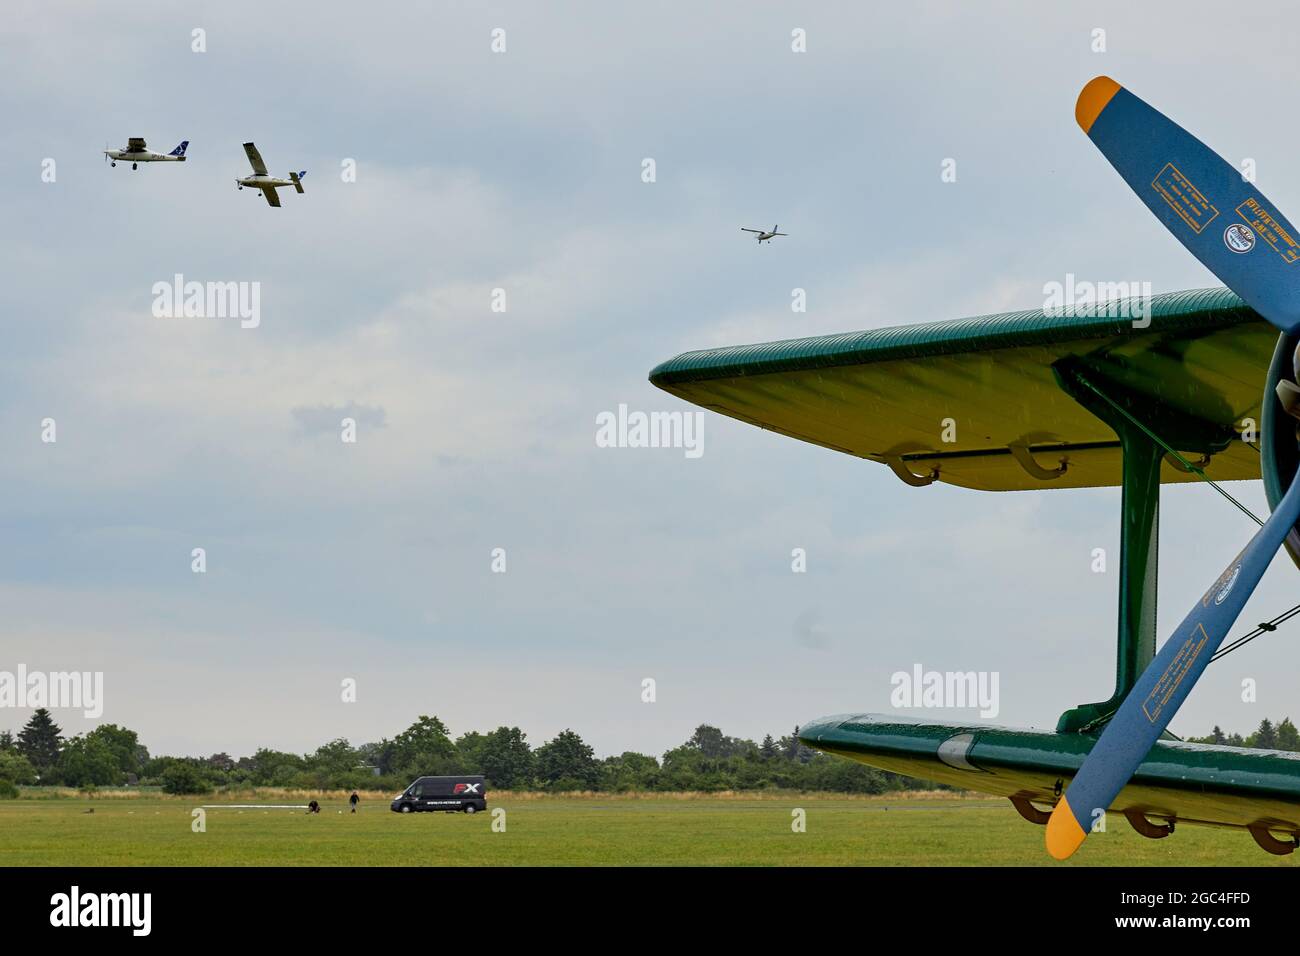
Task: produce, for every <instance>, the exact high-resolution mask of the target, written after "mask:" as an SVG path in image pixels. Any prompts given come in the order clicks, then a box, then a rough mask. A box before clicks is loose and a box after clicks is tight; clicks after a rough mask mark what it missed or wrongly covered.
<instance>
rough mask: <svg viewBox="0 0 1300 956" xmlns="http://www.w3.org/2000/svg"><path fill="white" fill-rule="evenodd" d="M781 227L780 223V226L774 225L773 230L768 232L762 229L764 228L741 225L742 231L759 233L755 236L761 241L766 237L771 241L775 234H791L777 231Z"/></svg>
mask: <svg viewBox="0 0 1300 956" xmlns="http://www.w3.org/2000/svg"><path fill="white" fill-rule="evenodd" d="M780 228H781V227H780V226H779V225H778V226H773V227H772V231H771V232H766V231H764V230H762V229H746V228H745V227H744V226H741V227H740V231H741V232H753V233H757V235H756V236H755V238H757V239H758V241H759V242H762V241H763V240H764V239H766V240H768V241H769V242H770V241H771V240H772V237H773V236H788V235H790V234H789V233H788V232H777V230H778V229H780Z"/></svg>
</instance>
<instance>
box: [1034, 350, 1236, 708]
mask: <svg viewBox="0 0 1300 956" xmlns="http://www.w3.org/2000/svg"><path fill="white" fill-rule="evenodd" d="M1052 372H1053V374H1054V375H1055V376H1056V383H1057V385H1059V386H1060V388H1061V389H1062V390H1063V391H1064V392H1065V393H1066V394H1067V395H1069V396H1070V397H1071V398H1073V399H1074V400H1075V401H1076V402H1078V403H1079V404H1080V405H1082V406H1083V407H1084V408H1086V409H1087V410H1088V411H1090V412H1091V413H1092V414H1093V415H1096V416H1097V417H1098V418H1100V419H1101V420H1102V421H1103V422H1105V423H1106V424H1107V425H1109V426H1110V427H1111V428H1112V429H1114V431H1115V434H1116V435H1117V436H1118V437H1119V441H1120V448H1121V451H1122V456H1123V465H1122V467H1123V476H1122V480H1121V486H1122V488H1123V497H1122V503H1121V505H1120V508H1121V511H1122V514H1121V523H1120V555H1119V623H1118V626H1117V628H1116V650H1115V691H1114V693H1113V694H1112V695H1111V696H1110V699H1108V700H1104V701H1098V702H1096V703H1089V704H1080V705H1079V706H1077V707H1073V708H1071V709H1070V710H1067V711H1066V712H1065V713H1063V714H1062V715H1061V717H1060V720H1058V721H1057V724H1056V730H1057V733H1073V732H1080V731H1085V730H1092V729H1094V728H1095V727H1096V726H1097V725H1099V724H1101V723H1104V722H1105V721H1106V719H1107V718H1108V717H1109V716H1110V715H1112V714H1113V713H1114V712H1115V711H1116V710H1118V709H1119V705H1120V704H1122V703H1123V702H1124V698H1126V697H1127V696H1128V693H1129V691H1130V690H1132V689H1133V685H1134V684H1136V683H1137V680H1138V678H1139V677H1140V676H1141V675H1142V672H1143V671H1145V670H1146V667H1147V665H1148V664H1150V663H1151V660H1152V658H1154V657H1155V653H1156V566H1157V554H1158V547H1157V540H1158V535H1157V529H1158V526H1159V516H1160V465H1161V462H1162V461H1163V459H1164V456H1165V454H1166V452H1167V451H1169V447H1167V445H1166V442H1165V441H1163V440H1161V439H1159V438H1157V431H1158V432H1159V433H1160V434H1161V435H1163V436H1164V437H1165V438H1167V439H1168V441H1169V442H1170V443H1172V445H1175V446H1177V447H1178V448H1181V449H1183V450H1184V451H1190V452H1193V453H1195V454H1198V455H1212V454H1217V453H1218V452H1220V451H1222V450H1223V449H1224V448H1226V447H1228V444H1229V443H1230V442H1231V441H1232V440H1233V439H1234V438H1235V437H1236V436H1235V434H1234V433H1233V432H1232V431H1231V430H1230V429H1229V430H1225V429H1223V428H1220V427H1218V426H1216V425H1213V424H1212V423H1210V422H1206V421H1202V420H1200V419H1196V418H1193V417H1191V416H1189V415H1186V414H1184V413H1181V412H1178V411H1176V410H1174V409H1172V408H1169V407H1168V406H1166V405H1164V404H1163V403H1161V402H1160V401H1159V400H1158V399H1157V398H1156V397H1155V396H1153V395H1148V394H1141V393H1137V392H1132V391H1130V390H1128V389H1126V388H1124V387H1123V386H1120V385H1118V384H1115V383H1113V382H1110V381H1108V380H1107V378H1106V377H1105V375H1104V373H1103V372H1101V371H1100V370H1096V369H1093V368H1092V367H1091V366H1089V365H1088V364H1087V363H1086V362H1085V361H1084V360H1082V359H1080V358H1077V357H1067V358H1064V359H1061V360H1060V361H1058V362H1056V363H1055V364H1054V365H1053V366H1052ZM1133 409H1141V410H1142V412H1143V417H1144V418H1145V419H1146V420H1147V422H1149V423H1150V424H1151V425H1152V426H1154V428H1152V427H1148V425H1146V424H1143V422H1141V421H1139V420H1138V419H1137V418H1136V417H1135V416H1134V415H1133V414H1132V410H1133ZM1180 457H1181V456H1180ZM1184 460H1185V459H1184ZM1188 464H1189V466H1190V467H1192V468H1195V467H1196V466H1195V465H1191V463H1190V462H1188Z"/></svg>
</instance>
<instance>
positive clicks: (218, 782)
mask: <svg viewBox="0 0 1300 956" xmlns="http://www.w3.org/2000/svg"><path fill="white" fill-rule="evenodd" d="M1189 739H1191V740H1192V741H1194V742H1196V743H1215V744H1227V745H1231V746H1238V747H1254V748H1263V749H1269V750H1291V751H1300V732H1298V731H1297V729H1296V726H1295V724H1293V723H1292V722H1291V720H1290V718H1287V719H1284V720H1282V721H1281V722H1280V723H1278V724H1274V723H1273V722H1272V721H1270V720H1268V719H1267V718H1265V719H1264V720H1262V721H1261V722H1260V725H1259V727H1258V729H1256V731H1255V732H1254V733H1252V734H1250V735H1249V736H1247V737H1244V738H1243V737H1242V736H1241V735H1240V734H1233V735H1231V736H1228V735H1225V734H1224V733H1223V731H1222V730H1221V729H1220V728H1219V727H1215V728H1214V730H1213V732H1212V733H1211V734H1210V735H1208V736H1206V737H1201V738H1189ZM462 773H476V774H477V773H481V774H483V775H484V776H486V777H487V779H488V784H489V786H490V787H491V788H492V789H498V790H546V791H553V792H564V791H573V790H594V791H604V792H610V793H626V792H633V791H661V792H673V791H720V790H764V789H789V790H801V791H808V792H819V791H820V792H831V793H884V792H887V791H890V790H910V789H920V788H925V787H930V786H933V784H927V783H924V782H923V781H920V780H916V779H914V778H911V777H905V776H901V775H899V774H894V773H889V772H886V771H883V770H876V769H874V768H872V767H867V766H865V765H863V764H860V763H857V762H855V761H852V760H845V759H842V758H839V757H832V756H829V755H827V754H823V753H820V752H817V751H814V750H810V749H809V748H807V747H805V746H804V745H803V744H801V743H800V742H799V740H798V728H797V727H796V728H795V730H794V732H793V733H791V734H790V735H788V736H783V737H780V738H773V737H772V736H771V735H770V734H769V735H768V736H766V737H764V738H763V740H762V742H761V743H755V742H754V741H752V740H744V739H740V738H736V737H729V736H727V735H725V734H724V733H723V732H722V731H721V730H719V729H718V728H717V727H712V726H710V725H708V724H701V725H700V726H699V727H697V728H696V729H695V732H694V733H693V734H692V735H691V737H690V739H689V740H687V741H685V742H684V743H683V744H681V745H680V746H678V747H674V748H673V749H671V750H669V751H668V752H666V753H665V754H664V755H663V756H662V757H661V758H656V757H653V756H650V755H647V754H640V753H635V752H632V751H628V752H625V753H622V754H620V755H618V756H616V757H605V758H603V759H600V758H597V757H596V755H595V752H594V751H593V750H592V748H591V747H590V746H589V745H588V744H586V743H585V742H584V741H583V739H582V738H581V737H580V736H579V735H578V734H577V733H575V732H574V731H572V730H564V731H561V732H560V733H559V734H556V736H555V737H554V738H553V739H551V740H549V741H547V742H545V743H543V744H540V745H539V746H537V747H533V746H531V745H530V744H529V742H528V740H527V737H526V735H525V734H524V732H523V731H522V730H520V729H519V728H518V727H498V728H497V729H496V730H492V731H488V732H479V731H470V732H468V733H465V734H463V735H461V736H460V737H457V738H456V739H454V740H453V739H452V737H451V734H450V733H449V731H448V730H447V726H446V725H445V724H444V723H443V722H442V721H441V720H439V719H438V718H437V717H425V716H421V717H420V718H419V719H418V720H416V721H415V723H413V724H411V726H409V727H407V728H406V729H405V730H403V731H402V732H401V733H399V734H397V735H396V736H394V737H393V738H391V739H389V738H384V739H383V740H380V741H379V742H377V743H365V744H361V745H359V746H353V745H352V744H351V743H349V742H348V741H347V740H344V739H342V738H339V739H336V740H331V741H329V742H328V743H325V744H322V745H321V746H320V747H317V748H316V750H315V751H313V752H312V753H308V754H297V753H287V752H284V751H279V750H272V749H269V748H261V749H259V750H258V751H257V752H256V753H254V754H253V755H252V756H248V757H240V758H238V759H235V758H233V757H231V756H230V755H229V754H226V753H216V754H212V755H211V756H207V757H172V756H160V757H154V756H151V755H150V754H149V751H148V749H147V748H146V747H145V746H144V745H143V744H141V743H140V740H139V735H138V734H137V733H136V732H135V731H133V730H129V729H127V728H126V727H121V726H118V725H117V724H101V725H100V726H98V727H96V728H95V729H94V730H91V731H89V732H87V733H84V734H78V735H76V736H73V737H69V738H65V737H64V736H63V732H62V730H61V729H60V728H59V727H58V725H57V724H56V723H55V722H54V719H53V717H52V715H51V714H50V712H49V711H48V710H45V709H40V710H37V711H35V712H34V713H33V714H32V717H31V719H30V720H28V722H27V723H26V725H24V726H23V728H22V729H21V730H20V731H19V732H18V733H17V735H15V734H13V733H12V732H9V731H4V732H0V797H15V796H17V795H18V790H17V788H18V787H19V786H34V785H43V786H53V785H61V786H66V787H76V788H78V789H94V788H97V787H115V786H123V785H140V786H157V787H161V788H162V789H163V790H164V791H165V792H167V793H180V794H186V793H192V794H196V793H207V792H211V791H213V790H217V789H222V788H228V789H239V788H248V787H286V788H292V789H306V790H312V789H316V790H334V789H353V788H362V789H383V790H392V791H397V790H401V789H403V788H404V787H405V786H406V785H407V784H408V783H410V782H411V781H412V780H414V779H415V778H416V777H420V776H424V775H451V774H462Z"/></svg>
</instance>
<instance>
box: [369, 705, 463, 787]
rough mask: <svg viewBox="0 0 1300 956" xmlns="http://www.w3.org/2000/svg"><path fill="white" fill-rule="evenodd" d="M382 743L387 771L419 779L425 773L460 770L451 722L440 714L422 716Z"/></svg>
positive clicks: (384, 765) (385, 769)
mask: <svg viewBox="0 0 1300 956" xmlns="http://www.w3.org/2000/svg"><path fill="white" fill-rule="evenodd" d="M383 743H384V744H385V745H386V746H381V755H382V761H383V762H382V763H381V764H380V769H382V770H383V771H384V772H385V773H396V774H398V775H400V776H404V777H410V778H415V777H419V776H422V775H424V774H434V775H436V774H440V773H456V772H458V771H459V769H460V764H459V761H458V760H457V759H456V745H455V744H453V743H452V742H451V738H450V737H449V736H448V735H447V725H446V724H444V723H443V722H442V721H441V720H439V719H438V718H437V717H426V716H424V715H421V716H420V719H419V720H417V721H416V722H415V723H413V724H411V726H410V727H407V728H406V729H405V730H404V731H402V732H401V733H400V734H398V735H397V736H396V737H395V738H393V740H392V741H384V742H383Z"/></svg>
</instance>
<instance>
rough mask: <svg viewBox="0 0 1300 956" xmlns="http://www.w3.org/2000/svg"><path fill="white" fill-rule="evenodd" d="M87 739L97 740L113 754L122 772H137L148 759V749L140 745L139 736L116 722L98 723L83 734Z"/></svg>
mask: <svg viewBox="0 0 1300 956" xmlns="http://www.w3.org/2000/svg"><path fill="white" fill-rule="evenodd" d="M85 736H86V739H87V740H97V741H99V742H100V743H102V744H103V745H104V746H105V747H106V748H108V750H109V752H110V753H111V754H112V755H113V761H114V763H116V764H117V768H118V769H119V770H120V771H122V773H123V774H124V775H125V774H128V773H134V774H138V773H140V771H141V770H143V769H144V765H145V763H146V762H148V760H149V751H148V750H146V749H145V748H144V747H142V746H141V745H140V736H139V734H137V733H136V732H135V731H134V730H127V729H126V728H125V727H119V726H118V725H117V724H100V725H99V726H98V727H96V728H95V729H94V730H92V731H90V732H89V733H88V734H86V735H85Z"/></svg>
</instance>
